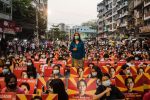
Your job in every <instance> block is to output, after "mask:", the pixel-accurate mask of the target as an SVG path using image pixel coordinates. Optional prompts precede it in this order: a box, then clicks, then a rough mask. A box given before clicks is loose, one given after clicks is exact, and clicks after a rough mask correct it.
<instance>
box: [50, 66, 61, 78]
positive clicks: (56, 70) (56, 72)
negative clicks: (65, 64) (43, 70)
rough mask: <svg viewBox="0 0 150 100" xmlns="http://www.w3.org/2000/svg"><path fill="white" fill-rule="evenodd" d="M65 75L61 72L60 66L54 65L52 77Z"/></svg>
mask: <svg viewBox="0 0 150 100" xmlns="http://www.w3.org/2000/svg"><path fill="white" fill-rule="evenodd" d="M62 77H63V76H62V75H61V74H60V66H59V65H55V66H54V67H53V72H52V78H62Z"/></svg>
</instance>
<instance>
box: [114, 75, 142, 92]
mask: <svg viewBox="0 0 150 100" xmlns="http://www.w3.org/2000/svg"><path fill="white" fill-rule="evenodd" d="M128 77H129V76H124V75H117V76H116V77H115V80H116V86H117V87H118V88H119V89H120V91H122V92H128V89H127V86H126V85H125V80H126V78H128ZM131 77H133V79H134V80H132V81H133V84H134V85H133V92H143V91H144V89H143V83H144V80H143V75H134V76H131Z"/></svg>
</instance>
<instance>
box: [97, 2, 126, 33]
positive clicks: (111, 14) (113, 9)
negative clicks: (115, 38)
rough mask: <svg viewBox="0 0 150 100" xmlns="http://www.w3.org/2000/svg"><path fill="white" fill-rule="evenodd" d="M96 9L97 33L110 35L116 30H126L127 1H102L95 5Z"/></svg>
mask: <svg viewBox="0 0 150 100" xmlns="http://www.w3.org/2000/svg"><path fill="white" fill-rule="evenodd" d="M97 9H98V10H97V11H98V13H99V14H98V22H99V23H98V26H99V33H103V32H109V33H112V32H116V30H117V29H118V28H121V29H122V28H126V26H127V18H128V0H103V1H102V2H100V3H99V4H98V5H97ZM101 28H102V29H101ZM102 30H103V31H102Z"/></svg>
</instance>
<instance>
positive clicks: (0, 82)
mask: <svg viewBox="0 0 150 100" xmlns="http://www.w3.org/2000/svg"><path fill="white" fill-rule="evenodd" d="M4 80H5V79H4V77H0V90H2V89H3V88H4V87H5V81H4Z"/></svg>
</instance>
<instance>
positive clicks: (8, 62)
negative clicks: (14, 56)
mask: <svg viewBox="0 0 150 100" xmlns="http://www.w3.org/2000/svg"><path fill="white" fill-rule="evenodd" d="M5 66H7V67H9V68H10V70H11V71H12V72H13V65H12V61H11V59H7V60H6V62H5Z"/></svg>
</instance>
